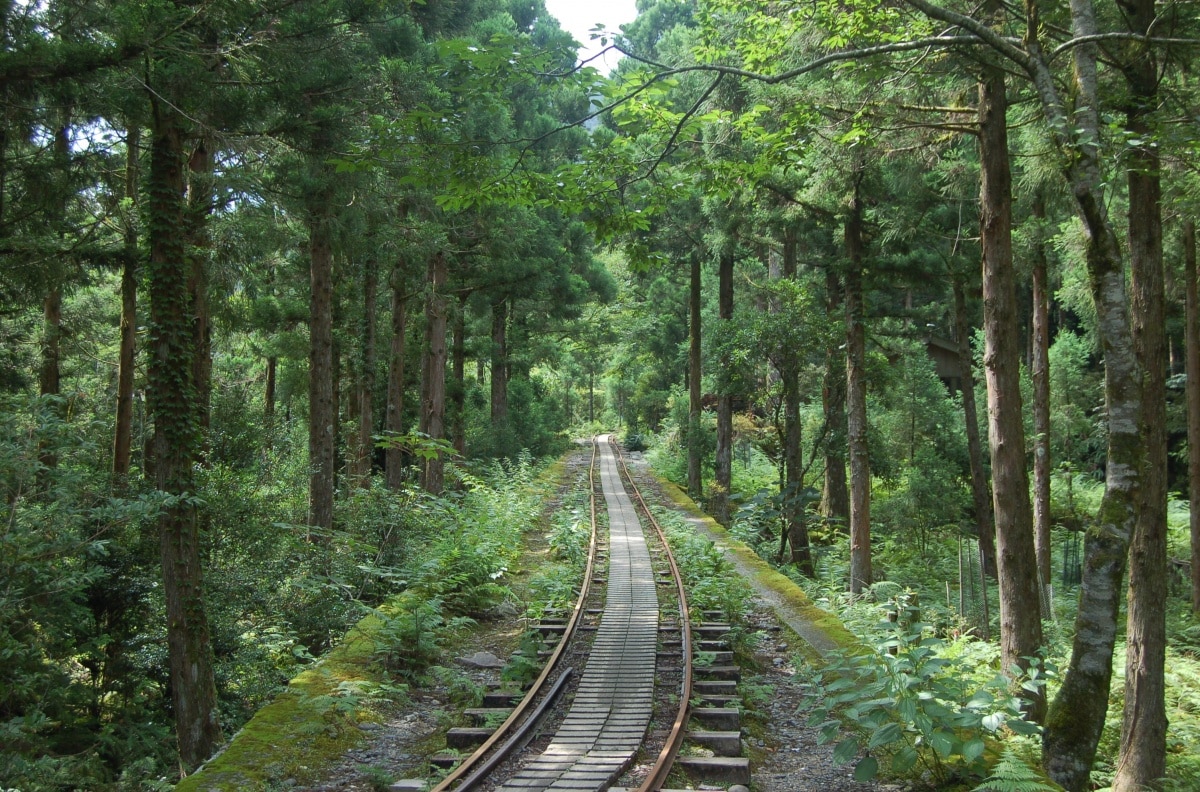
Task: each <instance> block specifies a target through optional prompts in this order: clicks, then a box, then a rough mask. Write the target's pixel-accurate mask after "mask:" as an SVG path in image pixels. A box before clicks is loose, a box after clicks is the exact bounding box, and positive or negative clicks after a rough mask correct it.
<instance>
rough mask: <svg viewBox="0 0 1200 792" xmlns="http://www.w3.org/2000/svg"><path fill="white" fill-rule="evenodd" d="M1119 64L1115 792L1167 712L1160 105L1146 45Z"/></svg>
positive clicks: (1159, 753)
mask: <svg viewBox="0 0 1200 792" xmlns="http://www.w3.org/2000/svg"><path fill="white" fill-rule="evenodd" d="M1123 7H1124V8H1125V9H1126V13H1130V12H1132V13H1131V14H1130V15H1129V16H1127V17H1126V18H1127V20H1128V21H1129V26H1130V30H1131V32H1133V33H1137V34H1140V35H1143V36H1144V35H1149V34H1150V30H1151V27H1152V25H1153V24H1154V21H1155V3H1154V0H1132V2H1130V3H1127V4H1125V5H1124V6H1123ZM1129 54H1130V56H1131V57H1132V62H1131V63H1128V64H1127V65H1126V67H1125V77H1126V80H1128V82H1129V87H1130V89H1131V91H1130V92H1131V94H1132V96H1131V98H1130V106H1129V108H1128V110H1127V112H1126V119H1127V120H1126V125H1127V127H1128V129H1129V132H1130V133H1131V134H1132V135H1133V136H1134V138H1135V139H1139V140H1142V141H1147V142H1146V143H1143V144H1142V145H1139V146H1133V147H1131V148H1129V149H1128V150H1127V156H1128V157H1129V164H1128V166H1127V178H1128V184H1129V252H1130V268H1131V271H1132V275H1133V277H1132V292H1133V294H1132V297H1133V342H1134V349H1135V352H1136V354H1137V356H1138V360H1139V362H1140V364H1141V368H1142V373H1143V377H1142V438H1143V442H1144V444H1145V445H1144V449H1145V451H1144V453H1145V460H1144V462H1143V465H1144V467H1143V471H1144V472H1143V474H1142V480H1141V491H1140V493H1139V498H1138V501H1139V502H1138V505H1137V520H1136V522H1135V523H1134V528H1133V535H1132V537H1131V539H1130V544H1129V589H1128V595H1127V602H1128V607H1127V619H1126V626H1125V636H1126V638H1125V709H1124V719H1123V722H1122V728H1121V751H1120V758H1119V760H1118V762H1117V772H1116V774H1115V775H1114V776H1113V792H1140V791H1141V790H1145V789H1151V788H1154V787H1155V786H1156V785H1157V784H1158V783H1159V781H1160V779H1162V777H1163V776H1164V775H1166V757H1167V715H1166V681H1165V678H1164V674H1165V669H1166V646H1167V622H1166V601H1167V428H1166V427H1167V370H1166V365H1167V339H1166V332H1165V329H1164V325H1165V318H1164V315H1163V303H1164V302H1165V298H1164V286H1163V249H1162V185H1161V176H1160V174H1161V168H1160V163H1159V157H1158V149H1157V148H1156V147H1155V145H1154V144H1153V143H1152V142H1149V141H1153V140H1154V137H1155V131H1154V129H1152V121H1153V119H1152V118H1151V116H1152V114H1153V112H1154V110H1155V108H1156V106H1157V104H1158V68H1157V65H1156V63H1155V60H1154V57H1153V53H1152V51H1151V49H1150V48H1149V47H1148V46H1145V45H1143V44H1140V43H1133V44H1131V45H1130V49H1129Z"/></svg>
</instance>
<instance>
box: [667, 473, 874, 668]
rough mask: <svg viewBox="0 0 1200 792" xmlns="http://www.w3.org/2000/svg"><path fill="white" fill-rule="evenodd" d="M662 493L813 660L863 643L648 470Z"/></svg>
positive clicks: (793, 584) (683, 495) (752, 551)
mask: <svg viewBox="0 0 1200 792" xmlns="http://www.w3.org/2000/svg"><path fill="white" fill-rule="evenodd" d="M647 471H648V473H649V474H650V475H652V476H654V478H655V480H656V481H657V482H658V484H659V486H660V487H661V489H662V492H663V494H664V495H666V497H667V498H668V499H669V500H670V501H671V502H672V504H673V505H674V506H675V507H676V508H677V509H678V510H680V511H681V512H683V513H684V514H685V515H686V517H687V519H688V521H689V522H690V523H691V524H692V525H693V526H695V527H696V529H697V530H698V531H700V532H702V533H703V534H704V535H706V536H707V537H708V538H709V539H710V540H712V541H713V542H715V543H716V544H717V545H718V546H719V547H721V548H722V549H723V550H724V551H725V552H726V554H727V556H728V557H729V559H730V561H731V562H733V564H734V565H735V566H736V567H737V569H738V571H739V572H740V573H741V574H742V575H743V576H744V577H745V578H746V579H747V580H748V581H749V582H750V584H751V585H752V586H754V588H755V590H756V591H757V592H758V593H759V595H760V596H761V597H762V598H763V599H764V600H765V601H766V602H767V603H769V604H770V605H771V607H772V609H773V610H774V611H775V613H776V615H777V616H778V617H779V619H780V621H782V622H783V623H784V624H786V625H787V626H788V627H789V628H791V629H792V630H793V631H794V632H795V633H796V635H798V636H799V637H800V638H801V639H803V640H804V642H805V643H806V644H807V647H806V648H805V649H804V650H803V651H804V652H805V654H807V655H808V656H809V659H810V660H813V661H818V660H819V658H820V656H822V655H824V654H826V653H827V652H831V651H834V650H837V649H843V648H853V647H857V646H860V645H861V642H860V641H859V640H858V639H857V638H856V637H855V636H854V635H853V634H852V633H851V632H850V631H849V630H847V629H846V628H845V626H844V625H843V624H842V622H841V620H840V619H838V617H837V616H835V615H833V614H832V613H829V612H828V611H825V610H822V609H821V608H818V607H817V606H816V605H813V604H812V601H811V600H809V598H808V596H807V595H806V594H805V593H804V591H803V590H802V589H801V588H800V587H799V586H798V585H796V583H795V582H793V581H792V580H791V579H790V578H788V577H787V576H786V575H784V574H782V573H781V572H779V571H778V570H776V569H774V568H773V567H772V566H771V565H770V564H769V563H767V562H766V561H765V560H763V559H762V557H760V556H759V555H758V554H757V553H756V552H754V550H753V549H752V548H750V547H749V546H748V545H746V544H745V543H743V542H741V541H739V540H738V539H736V538H734V537H733V536H732V535H731V534H730V533H729V531H727V530H726V529H725V528H724V527H723V526H722V525H721V524H720V523H718V522H717V521H716V520H714V519H713V518H712V517H710V516H708V515H707V514H705V513H704V511H703V510H701V509H700V507H699V506H698V505H697V504H696V502H695V501H693V500H692V499H691V498H690V497H688V495H687V493H685V492H684V491H683V490H682V489H681V488H680V487H679V486H678V485H677V484H675V483H674V482H672V481H670V480H669V479H666V478H663V477H662V476H660V475H658V474H657V473H655V472H654V471H652V470H649V469H648V468H647Z"/></svg>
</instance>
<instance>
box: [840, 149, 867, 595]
mask: <svg viewBox="0 0 1200 792" xmlns="http://www.w3.org/2000/svg"><path fill="white" fill-rule="evenodd" d="M861 181H862V170H861V168H860V169H859V170H858V171H857V173H856V174H855V181H854V196H853V199H852V201H851V204H850V212H849V213H848V214H847V215H846V221H845V229H844V232H845V233H844V236H845V244H846V258H847V259H848V267H847V269H846V436H847V440H848V443H849V453H850V593H851V594H861V593H862V591H863V589H864V588H866V587H867V586H869V585H871V582H872V579H871V457H870V453H869V452H868V450H867V381H866V357H867V335H866V327H865V326H864V321H865V315H866V306H865V304H864V300H863V263H864V262H863V259H864V257H865V255H864V250H863V228H862V225H863V206H862V196H861V195H860V194H859V190H860V184H861Z"/></svg>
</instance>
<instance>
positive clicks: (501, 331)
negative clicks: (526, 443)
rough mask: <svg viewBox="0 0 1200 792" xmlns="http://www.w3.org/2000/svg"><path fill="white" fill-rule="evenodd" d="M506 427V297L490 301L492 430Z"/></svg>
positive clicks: (499, 431) (501, 431)
mask: <svg viewBox="0 0 1200 792" xmlns="http://www.w3.org/2000/svg"><path fill="white" fill-rule="evenodd" d="M507 428H508V299H507V298H505V299H503V300H499V301H498V302H494V303H492V431H494V432H496V433H497V434H504V433H505V432H506V431H507Z"/></svg>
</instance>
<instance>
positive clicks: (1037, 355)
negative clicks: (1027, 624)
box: [1029, 192, 1051, 610]
mask: <svg viewBox="0 0 1200 792" xmlns="http://www.w3.org/2000/svg"><path fill="white" fill-rule="evenodd" d="M1033 216H1034V219H1035V221H1036V222H1037V223H1038V229H1037V234H1038V239H1037V242H1036V244H1035V245H1034V249H1033V261H1032V264H1033V339H1032V341H1033V355H1032V360H1031V362H1030V366H1029V378H1030V379H1031V380H1032V382H1033V544H1034V550H1035V552H1036V554H1037V566H1038V581H1039V582H1040V583H1041V585H1042V586H1043V587H1046V586H1049V585H1050V556H1051V553H1050V470H1051V459H1050V284H1049V282H1048V277H1049V273H1048V267H1047V261H1046V246H1045V242H1044V241H1043V240H1042V236H1041V235H1042V234H1043V233H1044V231H1043V228H1042V225H1043V224H1044V222H1045V220H1046V205H1045V200H1044V199H1043V197H1042V195H1041V193H1040V192H1039V193H1038V194H1037V195H1036V196H1035V197H1034V202H1033ZM1043 606H1045V603H1043ZM1045 609H1046V608H1045V607H1043V610H1045Z"/></svg>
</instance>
